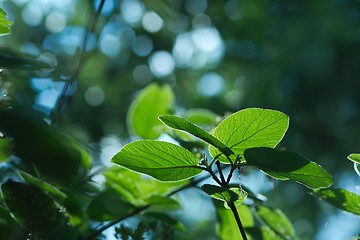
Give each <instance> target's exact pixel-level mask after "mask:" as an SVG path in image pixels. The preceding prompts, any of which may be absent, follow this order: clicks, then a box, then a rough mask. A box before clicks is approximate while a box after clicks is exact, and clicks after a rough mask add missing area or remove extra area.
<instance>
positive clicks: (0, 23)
mask: <svg viewBox="0 0 360 240" xmlns="http://www.w3.org/2000/svg"><path fill="white" fill-rule="evenodd" d="M6 16H7V15H6V12H5V11H4V10H3V9H2V8H0V36H1V35H5V34H9V33H10V26H11V24H12V22H11V21H9V20H7V19H6Z"/></svg>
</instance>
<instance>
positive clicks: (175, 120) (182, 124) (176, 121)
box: [159, 115, 233, 156]
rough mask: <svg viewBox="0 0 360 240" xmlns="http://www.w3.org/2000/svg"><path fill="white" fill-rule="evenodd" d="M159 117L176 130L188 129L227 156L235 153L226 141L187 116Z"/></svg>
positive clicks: (187, 130)
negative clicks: (192, 121) (197, 124)
mask: <svg viewBox="0 0 360 240" xmlns="http://www.w3.org/2000/svg"><path fill="white" fill-rule="evenodd" d="M159 119H160V120H161V121H162V122H163V123H164V124H165V125H166V126H168V127H171V128H173V129H176V130H182V131H186V132H188V133H191V134H192V135H194V136H196V137H198V138H200V139H202V140H204V141H205V142H207V143H209V144H211V145H213V146H214V147H216V148H217V149H219V150H220V151H221V152H222V153H224V154H225V155H227V156H230V154H232V153H233V152H232V151H231V150H230V149H229V147H228V146H226V145H225V144H224V143H222V142H221V141H220V140H219V139H217V138H216V137H214V136H213V135H211V134H210V133H208V132H206V131H205V130H204V129H202V128H200V127H198V126H196V125H195V124H193V123H191V122H190V121H189V120H187V119H185V118H182V117H179V116H171V115H164V116H160V117H159Z"/></svg>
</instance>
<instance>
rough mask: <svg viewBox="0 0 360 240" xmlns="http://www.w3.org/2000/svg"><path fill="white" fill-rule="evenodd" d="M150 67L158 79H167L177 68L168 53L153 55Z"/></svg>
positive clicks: (159, 52)
mask: <svg viewBox="0 0 360 240" xmlns="http://www.w3.org/2000/svg"><path fill="white" fill-rule="evenodd" d="M149 65H150V69H151V71H152V73H153V74H154V75H155V76H156V77H166V76H168V75H170V74H171V73H172V72H173V71H174V68H175V63H174V60H173V58H172V56H171V55H170V54H169V53H168V52H166V51H158V52H155V53H153V54H152V55H151V56H150V59H149Z"/></svg>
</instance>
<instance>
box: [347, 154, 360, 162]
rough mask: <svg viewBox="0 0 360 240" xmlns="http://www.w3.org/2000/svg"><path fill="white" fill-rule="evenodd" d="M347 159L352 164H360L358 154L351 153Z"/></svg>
mask: <svg viewBox="0 0 360 240" xmlns="http://www.w3.org/2000/svg"><path fill="white" fill-rule="evenodd" d="M348 159H349V160H350V161H353V162H354V163H360V153H352V154H350V155H349V156H348Z"/></svg>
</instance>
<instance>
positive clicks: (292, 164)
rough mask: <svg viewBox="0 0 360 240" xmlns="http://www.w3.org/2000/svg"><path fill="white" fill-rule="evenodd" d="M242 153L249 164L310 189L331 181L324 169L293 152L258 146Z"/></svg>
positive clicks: (322, 186) (274, 176)
mask: <svg viewBox="0 0 360 240" xmlns="http://www.w3.org/2000/svg"><path fill="white" fill-rule="evenodd" d="M244 154H245V158H246V162H247V163H248V164H249V165H252V166H255V167H257V168H259V169H261V170H262V171H264V172H265V173H266V174H267V175H269V176H271V177H273V178H276V179H280V180H289V179H291V180H294V181H296V182H298V183H300V184H303V185H305V186H306V187H308V188H312V189H316V188H325V187H329V186H330V185H331V184H332V183H333V178H332V176H331V175H330V174H329V173H328V172H326V171H325V169H323V168H322V167H321V166H319V165H318V164H316V163H314V162H311V161H308V160H306V159H305V158H303V157H301V156H300V155H299V154H297V153H294V152H289V151H279V150H275V149H272V148H266V147H260V148H250V149H246V150H245V153H244Z"/></svg>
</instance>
